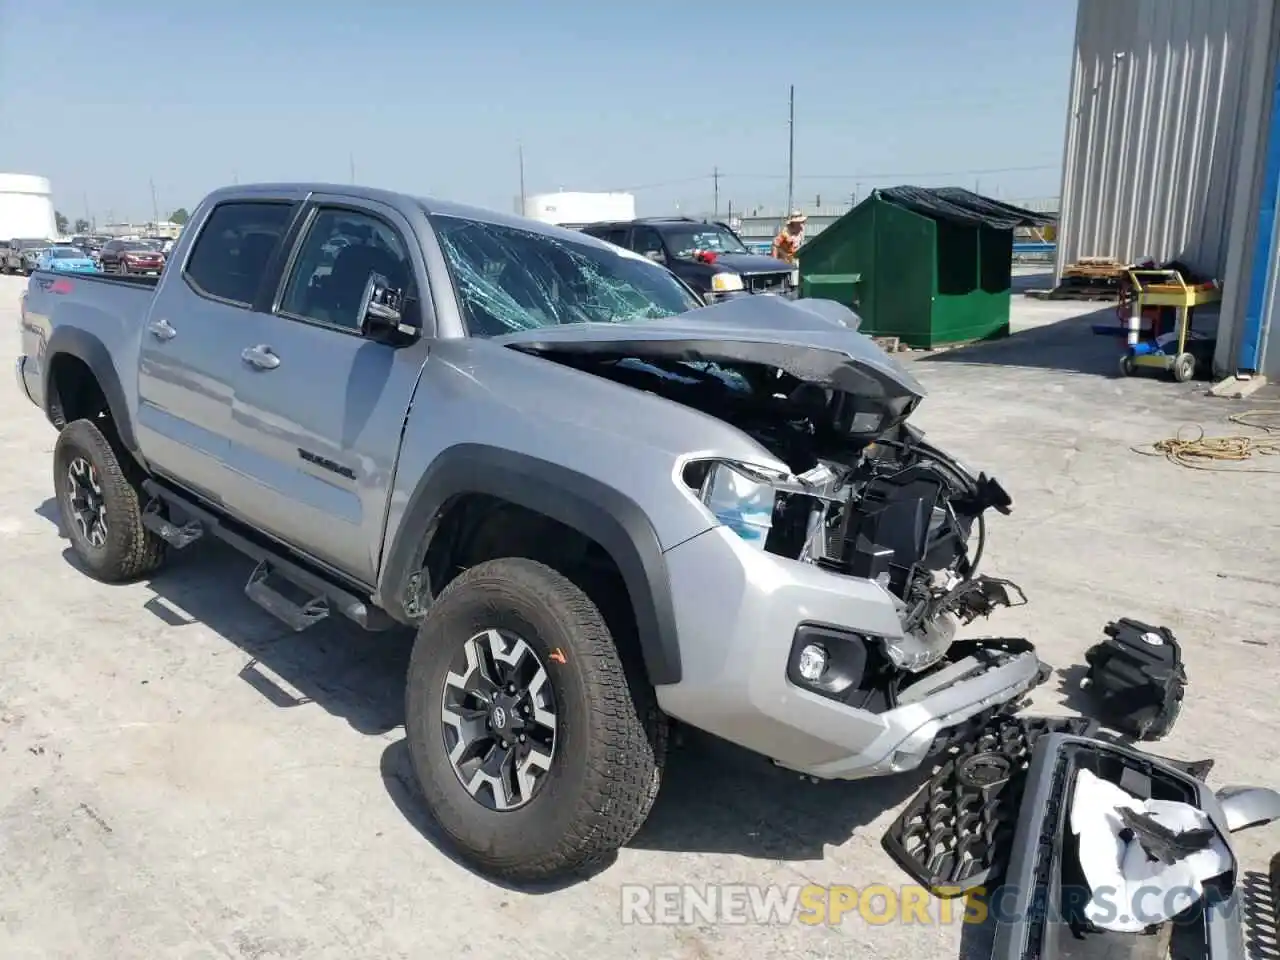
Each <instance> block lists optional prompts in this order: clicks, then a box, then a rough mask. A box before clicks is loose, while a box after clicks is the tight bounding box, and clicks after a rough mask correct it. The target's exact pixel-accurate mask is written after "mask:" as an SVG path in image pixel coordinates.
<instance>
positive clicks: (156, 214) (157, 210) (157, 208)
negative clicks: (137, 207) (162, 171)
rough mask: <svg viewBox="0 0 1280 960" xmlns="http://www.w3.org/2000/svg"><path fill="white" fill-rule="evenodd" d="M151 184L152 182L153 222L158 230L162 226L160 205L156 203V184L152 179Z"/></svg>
mask: <svg viewBox="0 0 1280 960" xmlns="http://www.w3.org/2000/svg"><path fill="white" fill-rule="evenodd" d="M150 182H151V222H152V224H154V225H155V226H156V227H157V228H158V227H159V225H160V204H159V203H158V202H156V182H155V180H154V179H152V180H151V181H150Z"/></svg>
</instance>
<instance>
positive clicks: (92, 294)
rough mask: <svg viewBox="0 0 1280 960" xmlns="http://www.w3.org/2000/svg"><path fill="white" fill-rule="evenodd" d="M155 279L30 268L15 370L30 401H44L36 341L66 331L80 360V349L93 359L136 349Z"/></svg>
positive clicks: (51, 339)
mask: <svg viewBox="0 0 1280 960" xmlns="http://www.w3.org/2000/svg"><path fill="white" fill-rule="evenodd" d="M158 280H159V278H158V277H143V276H129V275H124V276H121V275H118V274H102V273H59V272H56V271H52V270H37V271H35V272H34V273H32V274H31V278H30V280H29V281H28V282H27V290H26V294H25V295H24V297H23V300H22V354H23V355H24V356H25V357H27V358H29V359H28V360H27V361H26V362H25V363H24V364H23V365H22V368H21V370H20V374H19V376H20V378H21V380H22V383H23V387H24V388H25V390H26V391H27V395H28V396H29V397H30V398H31V400H32V401H33V402H34V403H36V404H37V405H39V406H41V407H44V406H45V402H44V400H45V398H44V377H43V371H42V370H41V369H40V368H39V366H38V364H39V358H41V357H43V356H44V354H45V349H43V348H42V344H43V345H48V344H51V343H53V342H54V341H56V340H61V339H62V338H63V337H65V336H70V337H72V338H73V339H74V340H75V341H76V342H77V344H78V346H77V348H76V350H75V351H74V352H75V353H76V354H77V355H78V356H80V357H81V358H82V359H85V360H86V362H88V358H87V357H86V356H85V353H86V351H93V353H94V354H95V357H96V359H101V360H104V361H106V362H108V363H110V362H111V361H110V359H109V358H113V357H120V356H124V357H127V356H131V355H132V353H131V352H130V351H131V350H132V351H133V352H136V350H137V340H138V337H139V336H140V332H141V329H142V325H143V323H144V322H145V321H146V318H147V315H148V313H149V312H150V309H151V302H152V300H153V299H154V297H155V292H156V283H157V281H158ZM64 328H65V329H64ZM60 331H62V332H61V333H60ZM94 341H96V345H94V343H93V342H94ZM112 366H113V368H114V364H112ZM113 372H114V373H115V375H116V377H117V379H118V381H120V382H122V383H130V384H131V383H132V381H133V380H135V379H136V377H121V376H120V371H114V369H113Z"/></svg>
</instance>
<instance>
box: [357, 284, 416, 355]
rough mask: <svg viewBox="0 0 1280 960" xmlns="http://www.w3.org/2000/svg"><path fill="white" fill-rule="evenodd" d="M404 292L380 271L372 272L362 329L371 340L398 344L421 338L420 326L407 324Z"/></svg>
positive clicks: (362, 301) (363, 302)
mask: <svg viewBox="0 0 1280 960" xmlns="http://www.w3.org/2000/svg"><path fill="white" fill-rule="evenodd" d="M404 305H405V300H404V291H403V290H399V289H396V288H394V287H392V286H391V285H390V283H389V282H388V280H387V278H386V277H384V276H383V275H382V274H380V273H373V274H370V275H369V280H368V282H367V283H366V284H365V285H364V295H363V296H362V297H361V298H360V332H361V333H363V334H364V335H365V336H366V337H368V338H369V339H371V340H381V341H382V342H384V343H390V344H392V345H395V346H399V345H403V344H406V343H411V342H412V341H414V340H416V339H417V338H418V328H417V327H416V326H414V325H413V324H411V323H406V322H405V319H404V315H403V311H404Z"/></svg>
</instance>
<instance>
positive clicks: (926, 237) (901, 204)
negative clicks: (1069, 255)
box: [798, 187, 1053, 349]
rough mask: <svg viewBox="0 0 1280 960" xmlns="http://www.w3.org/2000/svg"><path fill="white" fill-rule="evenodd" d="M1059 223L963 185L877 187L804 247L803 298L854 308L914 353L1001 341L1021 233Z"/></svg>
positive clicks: (865, 325)
mask: <svg viewBox="0 0 1280 960" xmlns="http://www.w3.org/2000/svg"><path fill="white" fill-rule="evenodd" d="M1052 222H1053V218H1051V217H1045V216H1042V215H1041V214H1038V213H1034V212H1032V211H1030V210H1023V209H1021V208H1020V207H1014V206H1011V205H1009V204H1006V203H1001V202H1000V201H998V200H994V199H992V198H990V197H983V196H981V195H979V194H976V193H973V192H972V191H969V190H963V189H961V188H958V187H943V188H938V189H925V188H922V187H892V188H890V189H886V190H876V191H873V192H872V193H871V195H870V196H868V197H867V198H866V199H865V200H863V201H862V202H861V203H860V204H858V205H857V206H856V207H854V208H853V209H852V210H850V211H849V212H848V213H846V214H845V215H844V216H843V217H841V218H840V219H839V220H837V221H836V222H835V223H833V224H831V226H829V227H827V228H826V229H825V230H823V231H822V232H821V233H820V234H818V235H817V236H816V237H814V238H813V239H812V240H810V241H809V242H808V243H806V244H805V245H804V246H803V247H801V248H800V250H799V253H798V258H799V262H800V263H799V265H800V295H801V296H802V297H820V298H823V299H828V300H837V301H839V302H841V303H844V304H845V305H846V306H850V307H853V308H854V309H856V310H857V312H858V313H859V315H860V316H861V317H862V331H863V332H864V333H867V334H869V335H872V336H880V337H897V338H898V339H899V340H901V341H902V342H903V343H905V344H907V345H908V346H912V347H917V348H925V349H928V348H931V347H937V346H943V345H945V344H952V343H963V342H966V341H970V340H981V339H984V338H988V337H996V336H1002V335H1004V334H1006V333H1008V332H1009V307H1010V299H1011V288H1012V267H1013V229H1014V227H1017V226H1043V225H1045V224H1048V223H1052ZM850 278H856V279H850Z"/></svg>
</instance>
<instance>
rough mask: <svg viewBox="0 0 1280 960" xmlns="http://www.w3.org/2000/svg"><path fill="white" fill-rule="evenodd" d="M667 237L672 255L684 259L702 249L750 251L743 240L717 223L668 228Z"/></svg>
mask: <svg viewBox="0 0 1280 960" xmlns="http://www.w3.org/2000/svg"><path fill="white" fill-rule="evenodd" d="M666 237H667V246H669V247H670V248H671V255H672V256H673V257H677V258H679V259H682V260H686V259H688V258H689V257H692V256H693V255H694V254H695V253H699V252H702V251H708V252H711V253H750V251H749V250H748V249H747V248H746V247H745V246H743V245H742V241H741V240H739V239H738V238H737V237H735V236H734V235H733V234H732V233H730V232H729V231H728V230H726V229H724V228H723V227H720V226H716V225H715V224H706V225H702V224H700V225H698V226H696V227H674V228H668V230H667V232H666Z"/></svg>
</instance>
